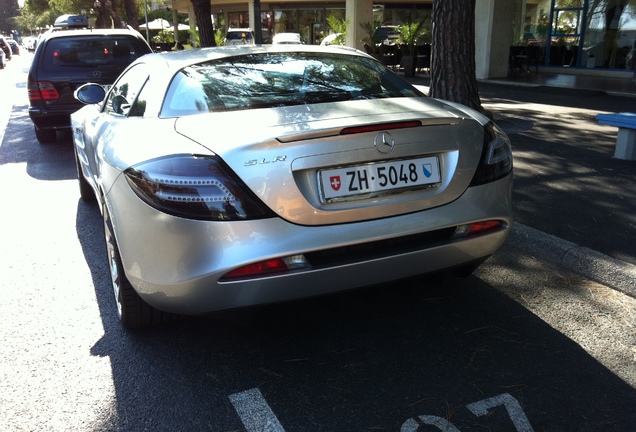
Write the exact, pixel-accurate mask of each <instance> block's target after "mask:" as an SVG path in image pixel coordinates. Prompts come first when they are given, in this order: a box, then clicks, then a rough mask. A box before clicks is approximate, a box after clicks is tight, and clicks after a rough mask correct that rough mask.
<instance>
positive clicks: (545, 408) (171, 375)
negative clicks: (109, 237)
mask: <svg viewBox="0 0 636 432" xmlns="http://www.w3.org/2000/svg"><path fill="white" fill-rule="evenodd" d="M23 61H24V64H23V65H22V66H21V67H20V69H19V70H18V67H16V66H17V65H19V63H17V62H16V63H13V64H10V65H9V68H8V69H6V70H3V71H0V76H2V78H3V79H2V81H0V91H1V92H2V94H3V97H2V99H0V137H1V138H2V141H1V142H0V198H1V202H2V207H1V210H0V260H1V262H2V263H3V264H2V272H1V274H0V292H1V293H2V301H0V335H2V344H1V345H0V359H1V360H0V430H2V431H34V430H47V431H106V430H107V431H111V430H113V431H114V430H118V431H199V430H200V431H241V430H246V431H249V432H253V431H260V430H263V431H276V432H279V431H288V432H291V431H404V432H407V431H424V430H427V431H430V430H451V431H456V430H458V431H483V430H492V431H531V430H534V431H599V430H603V431H625V432H629V431H633V430H634V424H636V412H635V411H634V409H633V408H634V406H636V367H635V366H636V336H635V335H634V332H633V328H634V324H635V323H636V300H635V299H634V298H632V297H630V296H626V295H624V294H622V293H621V292H620V291H617V290H613V289H610V288H607V287H606V286H604V285H601V284H598V283H596V282H592V281H590V280H587V279H585V278H582V277H580V276H577V275H575V274H573V273H571V272H570V271H568V270H564V269H563V268H562V267H559V266H555V265H554V263H551V262H548V261H545V260H542V259H541V258H538V257H535V256H532V255H530V254H527V253H526V252H525V251H524V250H522V249H519V248H517V247H515V246H514V245H511V244H508V245H506V246H505V247H504V248H503V249H502V250H501V251H500V252H499V253H498V254H496V255H495V256H494V257H492V258H491V259H490V260H488V261H487V262H486V263H485V265H483V266H482V267H481V268H480V269H479V270H478V271H477V272H476V273H475V275H473V276H471V277H469V278H466V279H454V278H452V279H449V280H448V281H447V282H446V283H444V284H442V285H436V284H431V283H430V281H428V280H427V279H426V278H425V277H423V278H419V279H414V280H409V281H403V282H400V283H396V284H391V285H383V286H378V287H373V288H369V289H366V290H361V291H355V292H350V293H344V294H340V295H335V296H329V297H322V298H318V299H310V300H305V301H300V302H293V303H286V304H281V305H274V306H269V307H262V308H255V309H248V310H242V311H233V312H228V313H224V314H219V315H217V316H214V317H207V318H190V319H183V320H181V321H178V322H175V323H173V324H170V325H164V326H159V327H154V328H150V329H146V330H143V331H138V332H129V331H125V330H124V329H122V328H121V326H120V325H119V323H118V322H117V318H116V312H115V306H114V301H113V299H112V293H111V288H110V280H109V275H108V268H107V264H106V260H105V253H104V244H103V231H102V222H101V217H100V214H99V210H98V209H97V207H96V206H95V205H91V204H87V203H84V202H82V201H81V200H80V199H79V193H78V189H77V184H76V177H75V169H74V162H73V155H72V147H71V143H70V139H69V137H66V138H65V139H63V140H61V141H60V142H59V143H57V144H54V145H46V146H43V145H40V144H38V143H37V141H36V139H35V136H34V133H33V129H32V124H31V123H30V120H29V118H28V115H27V111H26V108H27V101H26V95H25V90H24V87H25V86H24V79H25V77H24V67H26V66H27V63H28V62H27V59H26V57H25V59H24V60H23ZM5 72H8V74H7V75H3V74H4V73H5ZM12 73H13V74H15V75H10V74H12ZM10 76H14V77H15V78H16V81H13V82H12V81H11V80H10V79H8V77H10ZM5 78H7V79H6V80H5ZM14 83H15V84H14ZM4 95H10V96H9V97H10V100H11V101H12V102H13V107H12V108H11V109H10V110H7V109H5V106H6V105H7V104H6V101H7V99H6V98H5V97H4ZM11 95H12V96H11ZM8 112H10V119H9V121H8V122H7V117H6V116H5V113H8ZM5 124H6V125H7V126H6V128H4V125H5ZM521 167H523V165H521ZM520 170H521V171H520V172H519V174H520V175H524V174H525V173H524V171H523V168H520Z"/></svg>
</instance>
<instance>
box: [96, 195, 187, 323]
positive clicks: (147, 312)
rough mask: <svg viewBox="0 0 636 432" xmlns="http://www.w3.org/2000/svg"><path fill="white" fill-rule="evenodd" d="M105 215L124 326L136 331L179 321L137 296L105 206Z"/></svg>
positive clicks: (118, 305) (112, 271) (111, 272)
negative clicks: (125, 267) (122, 259)
mask: <svg viewBox="0 0 636 432" xmlns="http://www.w3.org/2000/svg"><path fill="white" fill-rule="evenodd" d="M103 215H104V235H105V239H106V254H107V258H108V268H109V270H110V276H111V281H112V287H113V294H114V297H115V303H116V305H117V314H118V316H119V320H120V322H121V323H122V325H123V326H124V327H126V328H129V329H135V328H141V327H147V326H150V325H154V324H162V323H165V322H169V321H174V320H175V319H177V318H178V315H175V314H171V313H167V312H162V311H159V310H157V309H155V308H153V307H152V306H150V305H149V304H148V303H146V302H145V301H143V300H142V298H141V297H139V294H137V291H135V289H134V288H133V286H132V284H131V283H130V281H129V280H128V278H127V277H126V274H125V273H124V267H123V265H122V261H121V256H120V255H119V248H118V246H117V241H116V240H115V236H114V234H113V225H112V223H111V221H110V215H109V213H108V209H107V208H106V205H104V210H103Z"/></svg>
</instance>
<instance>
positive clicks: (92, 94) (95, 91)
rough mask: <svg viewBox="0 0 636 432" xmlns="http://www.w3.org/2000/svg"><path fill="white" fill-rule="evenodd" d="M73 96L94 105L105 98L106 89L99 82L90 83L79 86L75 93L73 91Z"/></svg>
mask: <svg viewBox="0 0 636 432" xmlns="http://www.w3.org/2000/svg"><path fill="white" fill-rule="evenodd" d="M73 96H75V99H77V100H78V101H80V102H82V103H85V104H87V105H92V104H96V103H100V102H101V101H103V100H104V97H106V90H105V89H104V87H102V86H100V85H99V84H91V83H88V84H84V85H81V86H80V87H78V88H77V90H75V93H73Z"/></svg>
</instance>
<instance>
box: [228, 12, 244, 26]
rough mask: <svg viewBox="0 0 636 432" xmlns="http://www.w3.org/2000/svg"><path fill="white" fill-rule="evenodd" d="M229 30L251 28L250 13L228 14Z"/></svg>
mask: <svg viewBox="0 0 636 432" xmlns="http://www.w3.org/2000/svg"><path fill="white" fill-rule="evenodd" d="M227 21H228V25H229V28H248V27H249V26H250V14H249V12H228V14H227Z"/></svg>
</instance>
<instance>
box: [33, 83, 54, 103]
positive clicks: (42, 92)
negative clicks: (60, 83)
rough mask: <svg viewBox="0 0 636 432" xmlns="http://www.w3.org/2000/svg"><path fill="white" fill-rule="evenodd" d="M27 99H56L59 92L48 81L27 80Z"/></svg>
mask: <svg viewBox="0 0 636 432" xmlns="http://www.w3.org/2000/svg"><path fill="white" fill-rule="evenodd" d="M27 89H28V91H29V100H31V101H34V100H51V99H58V98H59V97H60V94H59V93H58V92H57V90H56V89H55V86H54V85H53V83H52V82H50V81H29V84H28V85H27Z"/></svg>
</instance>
